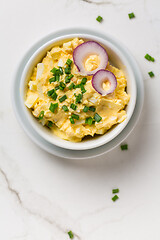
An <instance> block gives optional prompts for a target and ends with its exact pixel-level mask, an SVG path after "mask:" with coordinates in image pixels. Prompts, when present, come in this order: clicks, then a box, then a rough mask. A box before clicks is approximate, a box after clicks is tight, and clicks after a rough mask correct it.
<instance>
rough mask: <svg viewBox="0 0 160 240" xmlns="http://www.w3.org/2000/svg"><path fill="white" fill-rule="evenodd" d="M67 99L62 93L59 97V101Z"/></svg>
mask: <svg viewBox="0 0 160 240" xmlns="http://www.w3.org/2000/svg"><path fill="white" fill-rule="evenodd" d="M66 99H67V96H66V95H63V96H62V97H61V98H59V101H60V102H63V101H65V100H66Z"/></svg>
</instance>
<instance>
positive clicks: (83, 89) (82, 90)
mask: <svg viewBox="0 0 160 240" xmlns="http://www.w3.org/2000/svg"><path fill="white" fill-rule="evenodd" d="M80 87H81V92H82V93H83V94H84V93H85V92H86V89H85V88H84V85H81V86H80Z"/></svg>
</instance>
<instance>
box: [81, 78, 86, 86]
mask: <svg viewBox="0 0 160 240" xmlns="http://www.w3.org/2000/svg"><path fill="white" fill-rule="evenodd" d="M86 82H87V78H86V77H84V78H82V81H81V84H83V85H85V84H86Z"/></svg>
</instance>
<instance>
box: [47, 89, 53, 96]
mask: <svg viewBox="0 0 160 240" xmlns="http://www.w3.org/2000/svg"><path fill="white" fill-rule="evenodd" d="M54 91H55V90H54V89H52V90H49V91H48V92H47V95H48V97H50V96H51V95H52V94H53V93H54Z"/></svg>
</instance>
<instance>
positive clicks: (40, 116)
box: [38, 111, 44, 120]
mask: <svg viewBox="0 0 160 240" xmlns="http://www.w3.org/2000/svg"><path fill="white" fill-rule="evenodd" d="M43 117H44V111H41V112H40V114H39V117H38V119H39V120H42V119H43Z"/></svg>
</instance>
